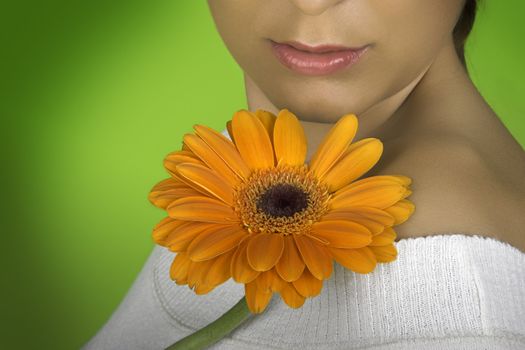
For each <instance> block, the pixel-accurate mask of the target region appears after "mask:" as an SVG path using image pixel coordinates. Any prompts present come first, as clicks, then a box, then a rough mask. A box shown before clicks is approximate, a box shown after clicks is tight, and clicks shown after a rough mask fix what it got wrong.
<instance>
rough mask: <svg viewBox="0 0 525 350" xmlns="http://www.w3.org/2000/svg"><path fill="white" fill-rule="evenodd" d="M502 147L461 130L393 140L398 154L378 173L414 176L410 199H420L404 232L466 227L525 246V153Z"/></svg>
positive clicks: (401, 227) (393, 149) (400, 228)
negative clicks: (505, 152)
mask: <svg viewBox="0 0 525 350" xmlns="http://www.w3.org/2000/svg"><path fill="white" fill-rule="evenodd" d="M498 147H499V148H500V149H499V150H497V149H496V150H494V149H492V148H494V147H491V146H490V145H489V144H487V143H485V144H483V143H482V140H478V139H472V138H468V137H466V136H465V135H461V134H458V133H455V134H452V133H450V134H443V135H436V134H433V135H432V136H426V135H418V136H417V137H415V138H412V139H411V140H410V143H409V144H408V143H406V144H403V143H402V142H398V143H395V142H394V143H392V145H391V147H390V148H391V152H392V156H391V157H390V158H391V159H393V160H392V161H390V162H386V163H384V164H380V165H381V166H380V167H379V169H380V170H379V173H378V174H390V173H399V174H403V175H406V176H409V177H411V178H412V181H413V182H412V184H411V189H412V191H413V193H412V195H411V196H410V198H409V199H410V200H411V201H413V202H414V204H415V205H416V211H415V212H414V214H413V215H412V216H411V218H410V219H409V220H407V221H406V222H405V223H403V224H402V225H399V226H396V232H397V233H398V237H399V238H408V237H417V236H426V235H432V234H440V233H446V232H464V233H465V234H471V235H475V234H477V235H481V236H484V237H492V238H495V239H498V240H500V241H503V242H507V243H509V244H511V245H512V246H514V247H516V248H518V249H519V250H521V251H522V252H525V216H524V215H523V209H524V207H525V186H524V184H523V178H524V177H525V157H523V151H522V150H521V152H522V154H521V158H520V154H519V151H518V152H516V150H515V149H513V150H511V151H512V152H514V154H505V155H498V154H499V153H501V152H502V151H503V150H502V149H501V147H502V146H501V144H498ZM387 149H388V147H385V150H387ZM502 157H506V158H507V160H505V159H502ZM510 159H514V161H513V162H512V163H510ZM520 161H521V163H520ZM374 175H375V174H374Z"/></svg>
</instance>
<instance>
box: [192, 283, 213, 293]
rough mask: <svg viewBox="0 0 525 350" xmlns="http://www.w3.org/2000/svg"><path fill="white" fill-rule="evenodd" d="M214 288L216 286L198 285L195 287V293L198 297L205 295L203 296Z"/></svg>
mask: <svg viewBox="0 0 525 350" xmlns="http://www.w3.org/2000/svg"><path fill="white" fill-rule="evenodd" d="M214 288H215V286H210V285H207V284H198V285H196V286H195V289H194V291H195V294H197V295H203V294H208V293H209V292H211V291H212V290H213V289H214Z"/></svg>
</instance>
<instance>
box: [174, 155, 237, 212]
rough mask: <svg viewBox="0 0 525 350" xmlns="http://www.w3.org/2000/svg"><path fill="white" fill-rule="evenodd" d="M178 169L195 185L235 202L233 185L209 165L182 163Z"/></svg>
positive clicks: (229, 201)
mask: <svg viewBox="0 0 525 350" xmlns="http://www.w3.org/2000/svg"><path fill="white" fill-rule="evenodd" d="M177 171H178V173H179V174H180V175H181V176H183V177H184V178H185V179H186V180H187V181H191V182H192V184H193V185H195V187H197V188H199V189H201V190H204V191H206V192H207V193H209V194H210V195H212V196H214V197H216V198H217V199H220V200H222V201H223V202H224V203H226V204H229V205H232V204H233V189H232V187H231V186H229V185H228V184H227V183H226V182H225V181H224V179H223V178H222V177H220V176H218V175H217V173H216V172H214V171H213V170H211V169H210V168H208V167H207V166H204V165H199V164H190V163H182V164H179V165H177Z"/></svg>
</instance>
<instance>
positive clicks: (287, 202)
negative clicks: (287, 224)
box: [257, 183, 308, 217]
mask: <svg viewBox="0 0 525 350" xmlns="http://www.w3.org/2000/svg"><path fill="white" fill-rule="evenodd" d="M307 206H308V194H307V193H305V192H304V191H303V190H302V189H300V188H298V187H296V186H293V185H291V184H287V183H280V184H276V185H273V186H271V187H270V188H268V189H267V190H266V191H265V192H264V193H263V194H262V195H261V196H260V197H259V198H258V200H257V208H258V209H259V210H261V211H263V212H265V213H267V214H269V215H271V216H275V217H279V216H293V215H294V214H295V213H297V212H300V211H302V210H303V209H305V208H306V207H307Z"/></svg>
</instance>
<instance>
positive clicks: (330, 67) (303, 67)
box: [270, 41, 368, 75]
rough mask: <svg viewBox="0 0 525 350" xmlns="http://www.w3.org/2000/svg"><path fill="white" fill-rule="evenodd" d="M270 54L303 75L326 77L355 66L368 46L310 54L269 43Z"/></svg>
mask: <svg viewBox="0 0 525 350" xmlns="http://www.w3.org/2000/svg"><path fill="white" fill-rule="evenodd" d="M270 42H271V45H272V52H273V53H274V55H275V56H276V57H277V59H279V61H280V62H281V63H282V64H283V65H284V66H286V67H288V68H290V69H292V70H294V71H296V72H299V73H302V74H305V75H327V74H331V73H334V72H336V71H339V70H341V69H343V68H346V67H348V66H351V65H353V64H356V63H357V62H358V61H359V58H360V57H361V56H362V55H363V54H364V53H365V52H366V51H367V49H368V46H364V47H362V48H359V49H352V50H343V51H333V52H326V53H312V52H307V51H301V50H298V49H296V48H294V47H293V46H290V45H287V44H281V43H276V42H274V41H270Z"/></svg>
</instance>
